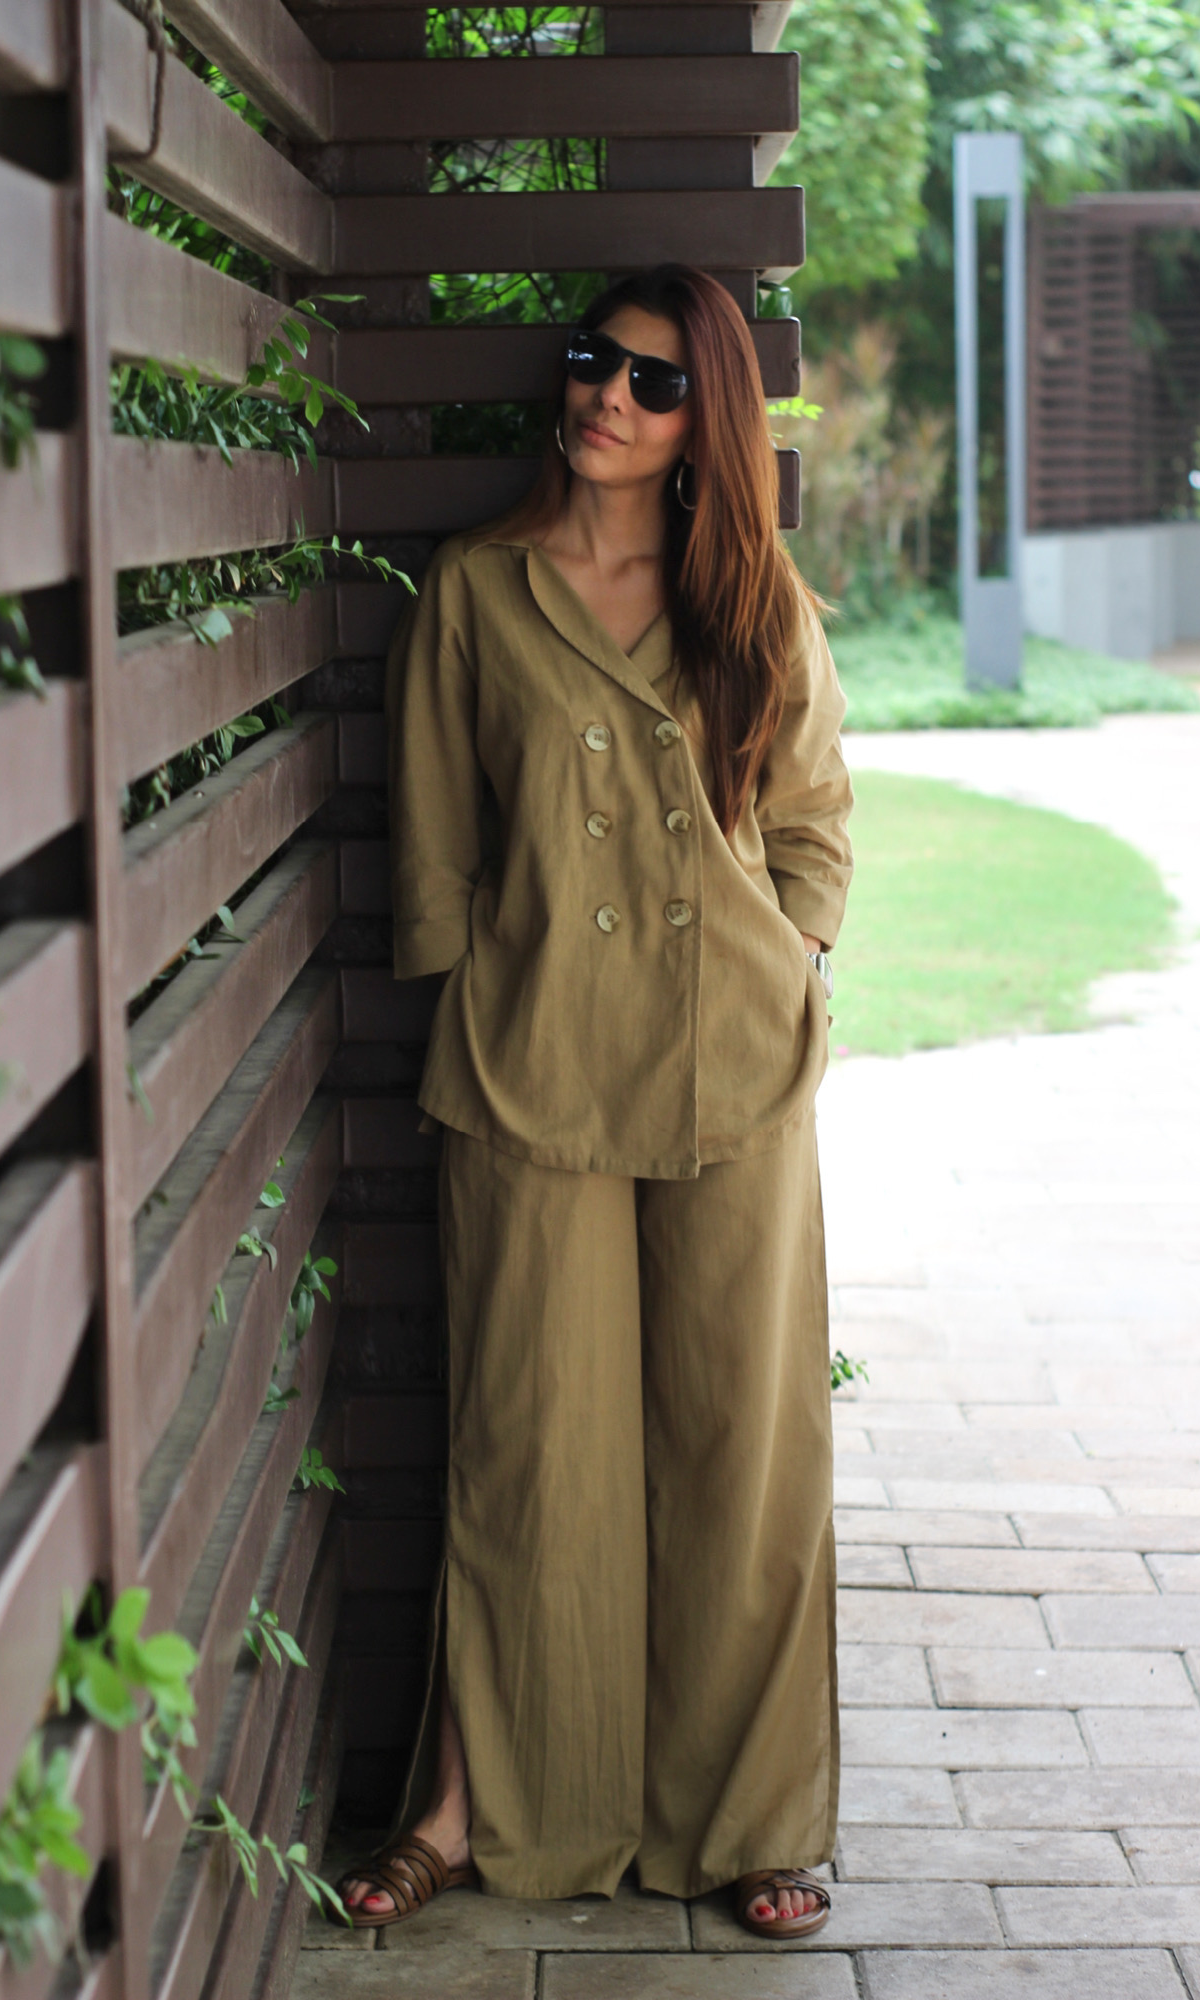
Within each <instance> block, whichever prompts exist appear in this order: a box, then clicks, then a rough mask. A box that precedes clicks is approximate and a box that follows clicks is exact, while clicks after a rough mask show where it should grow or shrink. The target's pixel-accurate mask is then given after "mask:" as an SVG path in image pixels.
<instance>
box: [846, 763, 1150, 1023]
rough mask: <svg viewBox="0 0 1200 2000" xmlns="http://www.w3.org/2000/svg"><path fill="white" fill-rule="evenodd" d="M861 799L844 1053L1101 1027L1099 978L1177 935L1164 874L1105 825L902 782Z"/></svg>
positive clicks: (867, 784) (874, 788) (876, 776)
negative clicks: (1096, 1005)
mask: <svg viewBox="0 0 1200 2000" xmlns="http://www.w3.org/2000/svg"><path fill="white" fill-rule="evenodd" d="M855 793H856V796H857V805H856V808H855V812H854V816H853V819H852V821H851V830H852V833H853V836H854V849H855V859H856V864H857V865H856V870H855V878H854V886H853V889H852V891H851V895H850V907H849V912H848V915H847V918H846V923H845V927H844V929H843V931H842V934H841V937H840V938H839V940H838V947H837V951H836V953H835V955H834V962H835V965H836V969H837V989H836V991H835V994H834V999H833V1003H832V1007H831V1012H832V1014H833V1026H832V1028H831V1029H830V1044H831V1046H832V1048H833V1049H834V1051H835V1053H837V1054H839V1055H866V1054H872V1055H889V1056H890V1055H902V1054H904V1053H905V1052H906V1051H907V1050H909V1049H925V1048H943V1047H950V1046H953V1045H954V1044H956V1043H959V1042H968V1041H976V1040H979V1039H980V1038H982V1037H984V1036H987V1035H1003V1034H1011V1033H1013V1032H1015V1031H1018V1030H1021V1031H1031V1030H1032V1031H1035V1032H1036V1031H1056V1030H1062V1029H1069V1028H1078V1027H1082V1026H1085V1025H1086V1023H1087V1018H1088V1017H1087V1008H1086V993H1087V988H1088V986H1089V985H1090V983H1091V981H1092V980H1094V979H1096V978H1098V977H1099V975H1100V974H1101V973H1105V972H1118V971H1126V970H1132V969H1133V968H1135V967H1140V966H1150V965H1154V964H1156V963H1158V961H1159V955H1160V953H1161V951H1162V949H1163V947H1164V946H1165V945H1167V944H1169V942H1170V940H1171V936H1172V914H1171V913H1172V909H1173V904H1172V902H1171V899H1170V897H1169V896H1168V894H1167V891H1166V889H1165V888H1164V887H1163V884H1162V881H1161V880H1160V878H1159V875H1158V873H1157V870H1156V869H1155V868H1154V867H1153V866H1152V864H1151V863H1150V862H1149V861H1147V860H1145V859H1144V858H1143V856H1142V855H1140V854H1138V853H1136V852H1135V850H1134V849H1133V848H1132V847H1128V846H1126V844H1125V842H1124V841H1121V840H1118V839H1117V838H1116V837H1115V835H1113V834H1111V833H1107V832H1105V831H1104V829H1103V828H1101V827H1095V826H1088V825H1085V824H1083V823H1081V822H1080V821H1078V820H1072V819H1066V818H1064V817H1063V816H1062V815H1061V814H1060V813H1053V812H1045V811H1043V810H1041V809H1040V808H1037V807H1032V806H1019V805H1013V804H1010V803H1009V802H1008V801H1007V800H1004V799H991V798H984V797H982V796H981V795H980V794H979V793H978V792H968V791H963V790H961V789H960V788H959V787H958V786H957V785H949V784H943V783H940V782H938V781H936V780H934V779H926V778H905V777H897V776H894V775H893V774H891V773H889V772H881V771H864V772H860V773H859V775H858V776H857V778H856V779H855Z"/></svg>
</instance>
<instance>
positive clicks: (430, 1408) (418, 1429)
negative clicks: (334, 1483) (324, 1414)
mask: <svg viewBox="0 0 1200 2000" xmlns="http://www.w3.org/2000/svg"><path fill="white" fill-rule="evenodd" d="M446 1408H447V1406H446V1398H445V1396H351V1397H350V1398H349V1400H348V1402H347V1404H346V1407H345V1410H344V1412H343V1415H342V1426H343V1428H342V1451H343V1455H344V1457H345V1461H346V1464H347V1465H352V1466H356V1467H357V1466H364V1465H376V1466H380V1465H382V1466H387V1465H444V1464H445V1463H446V1451H447V1435H446V1424H447V1415H446Z"/></svg>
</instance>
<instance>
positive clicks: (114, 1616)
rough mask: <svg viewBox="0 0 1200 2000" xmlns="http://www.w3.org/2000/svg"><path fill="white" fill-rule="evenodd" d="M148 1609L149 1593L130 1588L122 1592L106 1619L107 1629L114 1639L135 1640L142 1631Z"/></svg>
mask: <svg viewBox="0 0 1200 2000" xmlns="http://www.w3.org/2000/svg"><path fill="white" fill-rule="evenodd" d="M149 1608H150V1592H149V1591H148V1590H142V1589H139V1588H136V1587H134V1586H131V1587H130V1588H129V1589H128V1590H123V1591H122V1592H121V1595H120V1596H119V1597H118V1599H117V1601H116V1603H115V1604H114V1605H113V1608H112V1610H111V1611H110V1613H109V1617H108V1629H109V1631H110V1633H111V1634H112V1636H113V1638H114V1639H118V1640H124V1639H136V1638H137V1635H138V1633H139V1632H140V1631H141V1629H142V1624H143V1621H144V1619H145V1616H146V1613H147V1611H148V1610H149Z"/></svg>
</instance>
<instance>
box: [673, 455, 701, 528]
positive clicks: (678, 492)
mask: <svg viewBox="0 0 1200 2000" xmlns="http://www.w3.org/2000/svg"><path fill="white" fill-rule="evenodd" d="M686 464H687V460H686V458H681V459H680V461H679V470H678V471H677V472H676V474H675V498H676V499H677V500H678V502H679V504H680V506H681V507H682V508H683V511H684V513H685V514H694V513H695V511H696V502H695V501H694V500H685V499H684V497H683V468H684V466H685V465H686ZM692 478H693V482H694V480H695V471H694V469H693V473H692ZM694 490H695V488H694V485H693V491H694Z"/></svg>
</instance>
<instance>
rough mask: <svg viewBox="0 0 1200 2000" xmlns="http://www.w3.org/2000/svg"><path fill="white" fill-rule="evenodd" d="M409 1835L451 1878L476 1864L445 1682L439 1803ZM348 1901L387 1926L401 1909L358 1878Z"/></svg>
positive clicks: (346, 1894) (350, 1882) (345, 1895)
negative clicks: (431, 1851)
mask: <svg viewBox="0 0 1200 2000" xmlns="http://www.w3.org/2000/svg"><path fill="white" fill-rule="evenodd" d="M407 1831H408V1832H410V1833H413V1834H416V1835H417V1836H418V1837H419V1838H420V1839H421V1840H424V1841H427V1842H428V1844H429V1846H430V1847H434V1848H436V1849H437V1851H438V1853H439V1854H440V1855H441V1857H442V1860H443V1861H444V1862H445V1864H446V1867H447V1869H448V1870H449V1872H450V1873H451V1874H453V1872H454V1870H455V1869H456V1868H465V1867H466V1865H467V1863H468V1862H469V1861H470V1859H471V1841H470V1835H471V1794H470V1790H469V1788H468V1785H467V1760H466V1755H465V1753H464V1751H463V1743H462V1737H461V1736H460V1735H459V1733H458V1724H457V1722H456V1721H455V1720H454V1711H453V1709H452V1708H451V1706H450V1697H449V1695H448V1694H447V1692H446V1686H445V1682H444V1681H443V1683H442V1709H441V1720H440V1725H439V1731H438V1769H437V1778H436V1781H435V1783H434V1791H433V1802H432V1803H431V1805H430V1807H429V1811H428V1812H427V1813H426V1814H425V1816H424V1818H423V1819H419V1820H418V1821H417V1824H416V1825H415V1826H414V1827H410V1828H408V1829H407ZM384 1858H385V1859H386V1860H391V1859H392V1856H391V1855H389V1854H387V1853H386V1850H385V1855H384ZM342 1901H343V1902H344V1903H345V1905H346V1908H347V1909H348V1910H359V1911H360V1912H361V1914H362V1915H363V1916H364V1917H378V1918H379V1919H380V1920H381V1921H383V1920H384V1919H385V1918H387V1917H390V1916H391V1915H392V1913H393V1911H394V1910H395V1907H396V1901H395V1897H394V1896H392V1895H390V1894H389V1892H388V1891H387V1890H386V1889H376V1888H373V1887H372V1885H371V1884H370V1883H369V1882H364V1881H363V1880H362V1879H361V1878H360V1877H356V1876H350V1877H349V1878H348V1879H347V1881H346V1883H345V1886H344V1888H343V1890H342Z"/></svg>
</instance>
